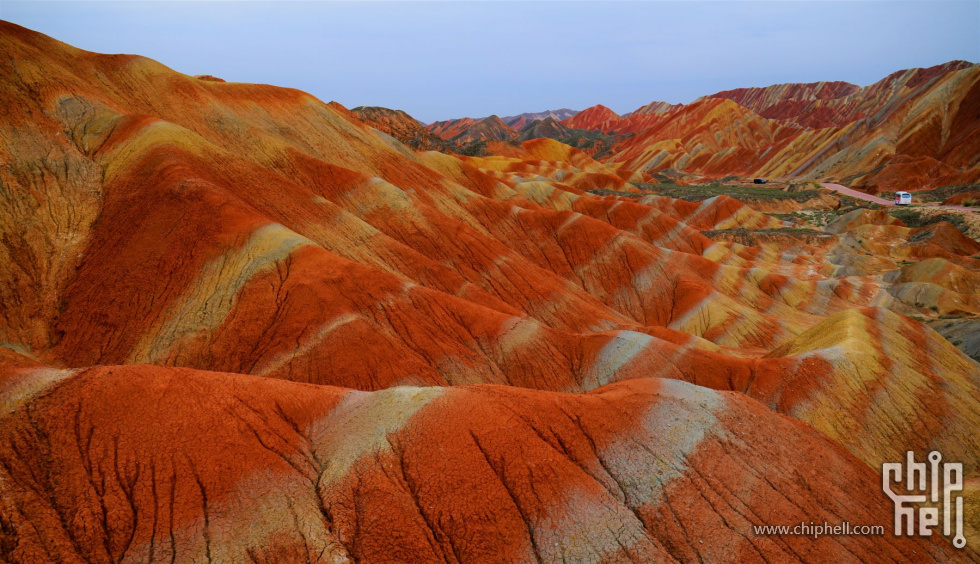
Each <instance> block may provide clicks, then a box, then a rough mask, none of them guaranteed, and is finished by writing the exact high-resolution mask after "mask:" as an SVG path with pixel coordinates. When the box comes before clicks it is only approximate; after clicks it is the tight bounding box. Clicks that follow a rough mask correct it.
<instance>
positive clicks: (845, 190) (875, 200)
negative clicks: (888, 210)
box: [820, 182, 980, 213]
mask: <svg viewBox="0 0 980 564" xmlns="http://www.w3.org/2000/svg"><path fill="white" fill-rule="evenodd" d="M820 185H821V186H823V187H824V188H826V189H828V190H837V191H838V192H840V193H841V194H844V195H845V196H852V197H854V198H858V199H859V200H865V201H868V202H873V203H875V204H881V205H883V206H894V205H895V202H893V201H889V200H883V199H881V198H879V197H877V196H872V195H870V194H865V193H864V192H860V191H858V190H853V189H851V188H848V187H847V186H841V185H840V184H831V183H829V182H821V183H820ZM912 199H913V200H915V192H912ZM923 205H928V204H923ZM929 207H930V208H942V209H944V210H956V211H965V212H974V213H975V212H977V211H980V209H977V208H968V207H966V206H943V205H938V204H937V205H929Z"/></svg>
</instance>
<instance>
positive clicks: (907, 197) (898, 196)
mask: <svg viewBox="0 0 980 564" xmlns="http://www.w3.org/2000/svg"><path fill="white" fill-rule="evenodd" d="M911 204H912V194H909V193H908V192H895V205H896V206H908V205H911Z"/></svg>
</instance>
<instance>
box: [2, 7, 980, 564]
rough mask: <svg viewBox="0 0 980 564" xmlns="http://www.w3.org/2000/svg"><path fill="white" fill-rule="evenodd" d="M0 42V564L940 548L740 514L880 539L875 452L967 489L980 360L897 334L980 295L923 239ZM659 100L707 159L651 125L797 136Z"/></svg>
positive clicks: (943, 549)
mask: <svg viewBox="0 0 980 564" xmlns="http://www.w3.org/2000/svg"><path fill="white" fill-rule="evenodd" d="M0 45H2V49H3V51H4V52H5V53H7V54H9V56H8V57H4V58H2V59H0V75H2V76H4V77H7V78H8V80H4V81H2V82H0V107H2V108H3V111H2V113H0V163H3V164H2V166H0V186H2V188H3V190H2V197H3V198H4V200H5V202H6V203H5V205H3V206H0V240H2V241H3V245H0V398H2V399H0V437H2V439H0V462H2V464H0V559H2V560H4V561H11V562H38V561H92V562H108V561H122V560H138V561H151V562H152V561H194V560H206V559H209V558H210V559H212V560H219V561H243V560H249V559H251V560H255V561H270V562H271V561H276V562H283V561H286V562H289V561H299V562H306V561H310V562H318V561H344V560H365V561H383V560H393V561H440V560H457V561H473V560H477V561H478V560H491V559H500V557H501V555H503V557H504V559H508V560H514V561H525V560H559V559H565V560H570V561H585V560H596V561H618V560H634V561H650V560H654V559H658V560H678V561H695V560H706V561H715V560H718V559H720V558H734V559H741V560H754V561H787V560H804V559H814V558H816V559H821V558H822V559H824V560H833V561H837V560H842V559H848V558H856V559H862V560H869V561H874V560H880V561H889V560H892V561H894V560H900V559H902V558H903V557H906V556H907V555H908V554H916V555H924V556H923V558H929V559H934V560H944V561H956V560H968V559H971V558H976V553H975V552H973V551H972V549H969V548H968V549H967V550H966V551H957V550H954V549H952V548H951V545H950V544H949V543H948V541H947V540H946V539H945V538H943V537H941V536H939V535H935V536H933V537H932V538H921V537H911V538H909V537H902V538H896V537H894V536H891V535H885V536H880V537H874V536H872V537H821V538H817V539H814V538H811V537H762V536H756V535H754V534H753V533H752V528H751V527H752V525H756V524H789V523H797V522H800V521H805V520H814V521H823V520H826V521H829V522H834V523H835V522H839V521H842V520H849V521H851V522H853V523H861V524H878V525H883V526H886V527H887V526H889V525H890V523H891V520H892V518H893V507H892V505H891V502H890V501H889V500H888V499H887V498H886V497H884V495H883V494H882V493H881V491H880V477H879V476H878V475H877V469H878V468H880V467H881V464H882V462H885V461H892V460H899V459H901V457H902V456H903V453H905V452H906V451H908V450H912V451H914V452H915V453H916V455H917V456H918V457H919V458H920V459H921V458H922V457H923V456H924V455H925V453H927V452H929V451H931V450H933V449H936V450H940V451H941V452H943V453H944V455H945V456H946V457H947V459H951V460H953V459H955V460H958V461H961V462H963V463H964V468H965V470H966V474H967V476H968V477H969V478H970V479H974V478H976V477H977V476H978V475H980V438H978V437H977V435H976V432H975V430H976V428H977V427H978V425H980V419H978V417H980V415H978V414H980V365H978V364H977V363H976V362H974V361H973V360H971V359H970V358H968V357H967V356H966V355H964V354H963V353H962V352H960V351H959V350H958V349H957V348H956V347H955V346H954V345H953V344H952V343H950V342H948V341H946V340H945V339H944V338H943V337H942V336H940V335H939V334H938V333H936V332H934V331H932V330H931V329H929V328H928V326H926V325H925V324H923V323H921V322H919V321H916V320H915V318H916V317H918V318H921V319H925V318H926V317H929V318H933V317H938V316H940V315H958V316H976V315H980V301H978V298H977V295H978V294H980V292H978V290H980V289H978V288H977V287H976V284H977V283H978V277H977V273H978V272H980V261H978V260H977V259H975V258H973V256H975V255H976V253H977V251H978V249H977V248H976V247H975V246H971V244H970V243H971V242H970V240H969V239H966V238H963V237H962V236H960V237H957V236H956V235H954V233H957V234H958V233H959V232H958V231H956V229H955V227H953V226H952V225H949V224H937V225H933V226H930V227H927V228H918V229H913V228H909V227H906V226H904V225H902V224H899V223H897V222H894V221H890V220H889V219H886V218H883V217H880V216H879V215H875V214H865V215H861V214H862V213H863V212H859V213H858V214H855V215H853V216H844V217H842V218H841V220H839V221H840V222H839V223H836V224H834V227H833V229H832V230H831V231H828V232H825V233H822V236H821V237H819V238H810V239H806V240H803V239H800V238H798V237H796V235H795V234H794V232H795V231H798V229H788V230H784V228H787V227H790V226H789V224H786V223H784V222H783V221H782V220H780V219H777V218H776V217H773V216H771V215H766V214H763V213H760V212H758V211H756V210H754V209H752V208H749V207H747V206H746V205H744V204H743V203H741V202H739V201H737V200H735V199H733V198H731V197H728V196H725V195H720V196H716V197H713V198H707V199H703V200H701V201H686V200H676V199H672V198H666V197H662V196H657V195H653V194H649V193H645V192H642V191H640V190H639V189H638V188H637V187H636V186H635V185H633V184H631V183H630V180H633V179H636V178H637V176H636V174H635V173H634V172H632V171H630V170H629V169H627V168H625V167H623V166H621V165H620V164H617V163H616V162H615V161H609V160H607V161H605V162H602V161H599V160H596V159H594V158H592V157H591V156H590V155H589V154H587V153H586V152H584V151H582V150H579V149H576V148H573V147H570V146H568V145H566V144H563V143H560V142H557V141H554V140H551V139H532V140H527V141H524V142H521V143H517V142H516V141H515V142H505V143H501V142H496V141H492V140H488V141H487V142H486V145H487V146H488V147H491V148H493V149H494V151H492V152H488V153H490V154H488V155H485V156H456V155H451V154H444V153H440V152H434V151H413V150H412V149H411V148H410V147H407V146H405V145H403V144H402V143H401V142H399V141H398V139H397V138H396V137H394V136H391V135H388V134H382V133H380V132H379V131H378V129H376V128H374V127H371V126H369V125H367V124H366V123H364V121H363V119H364V117H363V116H359V115H358V114H357V113H355V112H352V111H348V110H346V109H345V108H343V107H341V106H339V105H337V104H324V103H323V102H321V101H320V100H317V99H316V98H314V97H313V96H310V95H308V94H305V93H303V92H299V91H296V90H291V89H284V88H277V87H273V86H266V85H253V84H241V83H222V82H214V81H203V80H198V79H195V78H193V77H190V76H187V75H183V74H180V73H178V72H175V71H173V70H171V69H169V68H167V67H165V66H163V65H161V64H159V63H156V62H154V61H151V60H149V59H146V58H142V57H136V56H126V55H99V54H95V53H90V52H86V51H81V50H78V49H75V48H72V47H70V46H68V45H65V44H63V43H60V42H58V41H55V40H53V39H51V38H48V37H45V36H43V35H40V34H37V33H34V32H31V31H29V30H26V29H24V28H21V27H18V26H15V25H12V24H8V23H0ZM957 72H962V71H957ZM671 112H683V115H682V116H678V118H677V119H676V120H674V122H673V123H664V124H662V125H660V126H658V129H656V133H655V135H663V136H671V139H673V138H674V136H677V135H679V134H680V137H679V139H680V141H678V142H677V145H676V147H675V150H677V151H681V150H682V149H683V151H685V152H686V154H688V155H690V156H689V157H687V161H686V162H690V163H691V165H692V166H698V167H705V168H708V169H710V168H711V167H713V166H718V167H719V168H720V166H721V165H720V164H719V163H718V162H717V161H718V160H719V158H718V157H712V156H710V155H707V156H702V155H700V150H699V149H697V148H696V147H695V146H694V145H690V144H688V141H689V139H688V138H687V137H686V134H681V133H682V132H683V131H689V132H693V137H692V139H693V138H697V139H700V140H701V142H702V143H705V142H707V141H708V140H710V139H712V138H716V137H717V139H716V141H715V143H716V144H717V145H713V146H712V147H720V146H721V145H722V144H729V145H733V146H737V147H738V149H737V151H741V154H742V155H743V157H744V158H745V159H753V158H759V159H761V158H762V157H759V156H757V155H759V154H761V153H764V152H765V149H764V148H763V144H764V143H763V140H765V141H766V142H769V143H775V144H779V143H785V144H787V145H786V146H788V144H789V143H790V142H791V141H789V140H788V139H789V138H790V137H791V135H790V134H792V133H793V132H794V131H795V129H794V128H793V127H791V126H789V125H784V124H779V123H776V122H773V120H766V119H765V118H762V117H760V116H758V115H756V114H752V113H751V112H748V111H747V110H745V108H742V107H741V106H738V105H737V104H735V103H734V102H732V101H730V100H706V101H704V102H700V103H697V104H691V105H689V106H685V107H684V108H683V109H676V110H668V111H667V112H665V113H664V114H662V115H671ZM380 115H382V116H384V115H388V114H387V113H386V112H380ZM651 115H658V114H651ZM496 121H499V119H498V120H496ZM397 123H400V122H393V123H392V126H394V125H396V124H397ZM732 123H740V124H744V127H743V128H732V127H729V126H728V125H726V124H732ZM504 127H506V126H504ZM393 131H394V128H393ZM746 132H749V133H746ZM634 137H636V138H638V139H639V138H641V137H642V136H641V135H636V136H634ZM647 141H649V142H650V143H653V144H656V143H658V142H659V141H656V140H655V139H653V138H652V137H651V138H648V139H647ZM495 144H496V145H495ZM632 150H633V149H632V148H631V147H628V146H625V143H624V147H623V149H622V151H623V152H627V151H632ZM668 157H669V155H668V156H665V157H664V158H665V159H666V158H668ZM632 158H633V159H634V160H635V161H636V162H643V161H644V159H645V158H646V157H645V155H644V153H643V152H642V151H639V152H637V154H636V155H635V156H634V157H632ZM712 159H714V160H712ZM675 161H676V162H674V165H675V166H682V165H683V164H684V163H681V162H679V161H680V158H678V159H675ZM726 230H735V231H752V232H760V233H764V234H767V235H772V233H773V232H776V234H777V235H779V234H782V236H781V237H780V236H772V237H769V238H760V239H759V240H758V242H756V243H755V244H754V245H745V244H741V243H733V242H728V241H727V240H726V239H725V238H723V237H717V236H715V235H714V234H716V233H718V232H720V231H726ZM910 263H911V264H910ZM912 266H917V267H916V268H912Z"/></svg>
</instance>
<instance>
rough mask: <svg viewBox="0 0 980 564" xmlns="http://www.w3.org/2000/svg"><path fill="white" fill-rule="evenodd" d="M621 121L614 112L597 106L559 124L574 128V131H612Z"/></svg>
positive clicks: (600, 105)
mask: <svg viewBox="0 0 980 564" xmlns="http://www.w3.org/2000/svg"><path fill="white" fill-rule="evenodd" d="M621 119H622V118H620V117H619V115H618V114H617V113H616V112H614V111H612V110H610V109H609V108H607V107H605V106H603V105H602V104H599V105H596V106H592V107H591V108H586V109H584V110H582V111H581V112H579V113H577V114H575V115H574V116H572V117H570V118H568V119H566V120H564V121H563V122H561V123H562V125H564V126H566V127H574V128H576V129H591V130H594V131H612V130H613V129H614V127H615V125H616V124H617V123H619V121H620V120H621Z"/></svg>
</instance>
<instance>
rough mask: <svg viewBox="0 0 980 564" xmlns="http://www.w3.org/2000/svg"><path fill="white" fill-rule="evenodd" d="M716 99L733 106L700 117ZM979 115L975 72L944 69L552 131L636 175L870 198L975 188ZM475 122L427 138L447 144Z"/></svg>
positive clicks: (654, 110) (741, 94)
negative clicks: (819, 185) (814, 188)
mask: <svg viewBox="0 0 980 564" xmlns="http://www.w3.org/2000/svg"><path fill="white" fill-rule="evenodd" d="M719 99H721V100H730V101H732V102H734V105H733V106H731V107H728V106H726V107H727V108H728V109H726V110H724V111H721V112H706V111H705V108H709V107H710V108H714V107H717V106H715V105H713V103H712V102H711V101H712V100H719ZM736 106H737V107H736ZM978 107H980V66H978V65H976V64H973V63H968V62H964V61H952V62H949V63H945V64H942V65H937V66H935V67H930V68H927V69H910V70H905V71H898V72H895V73H893V74H891V75H889V76H888V77H886V78H884V79H882V80H881V81H879V82H877V83H875V84H872V85H870V86H866V87H859V86H855V85H853V84H849V83H846V82H818V83H809V84H780V85H774V86H768V87H761V88H740V89H735V90H729V91H724V92H719V93H717V94H713V95H710V96H705V97H702V98H700V99H698V100H697V101H695V102H694V103H692V104H687V105H684V104H668V103H666V102H652V103H650V104H647V105H646V106H643V107H641V108H639V109H637V110H635V111H633V112H631V113H629V114H626V115H625V116H619V115H617V114H616V113H615V112H613V111H612V110H610V109H609V108H607V107H605V106H603V105H596V106H593V107H591V108H588V109H586V110H583V111H582V112H579V113H577V114H575V115H574V116H572V117H570V118H568V119H565V120H563V121H561V122H560V123H561V125H563V126H565V127H568V128H573V129H583V130H588V131H592V132H594V133H597V134H602V135H605V136H606V137H607V139H605V140H604V142H603V143H602V144H601V146H602V149H601V151H594V152H593V154H599V153H601V158H602V160H603V161H605V162H608V163H610V164H613V165H614V166H616V167H619V168H623V169H626V170H630V171H634V172H641V173H656V172H657V171H662V170H666V169H670V170H673V171H679V172H682V173H687V174H693V175H698V176H707V177H709V178H710V177H725V176H732V175H735V176H743V177H758V176H764V177H777V178H788V179H797V180H831V181H835V182H843V183H845V184H848V185H851V186H855V187H858V188H861V189H863V190H865V191H868V192H872V193H875V192H880V191H885V190H897V189H903V190H913V191H914V190H919V189H923V188H931V187H935V186H943V185H950V184H964V183H970V182H977V181H980V141H978V140H980V113H978V112H977V108H978ZM703 120H707V121H703ZM473 122H474V120H469V119H468V118H467V119H464V120H460V121H458V122H440V123H437V124H432V125H430V126H429V128H430V129H431V130H433V131H435V132H437V133H438V134H440V135H441V136H442V137H443V138H446V139H448V138H450V137H453V136H458V135H460V134H461V132H462V131H463V130H465V128H467V127H471V126H472V125H473ZM719 133H720V134H721V137H719V136H718V135H716V134H719ZM543 135H547V133H543ZM483 137H487V135H485V134H483ZM491 137H493V138H495V139H504V138H505V135H502V134H500V133H497V134H496V135H495V136H491ZM577 137H578V138H580V137H581V136H577ZM473 138H474V139H475V138H479V136H473ZM552 138H554V139H558V140H560V141H567V139H566V138H562V137H559V136H555V137H552ZM617 143H618V144H617Z"/></svg>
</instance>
